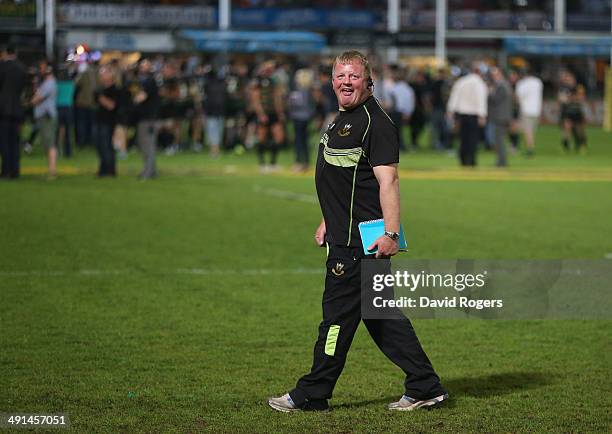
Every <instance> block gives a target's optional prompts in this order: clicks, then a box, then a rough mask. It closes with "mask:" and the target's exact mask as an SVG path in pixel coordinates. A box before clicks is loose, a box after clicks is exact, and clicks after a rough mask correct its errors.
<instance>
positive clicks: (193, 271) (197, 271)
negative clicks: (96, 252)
mask: <svg viewBox="0 0 612 434" xmlns="http://www.w3.org/2000/svg"><path fill="white" fill-rule="evenodd" d="M139 273H145V274H149V272H147V271H141V270H138V271H134V270H127V269H126V270H92V269H85V270H72V271H45V270H28V271H4V270H0V277H57V276H69V275H74V274H80V275H82V276H108V275H120V274H139ZM324 273H325V269H324V268H277V269H274V268H254V269H242V270H222V269H218V268H177V269H175V270H162V271H158V272H151V273H150V274H187V275H207V276H210V275H219V276H222V275H226V276H228V275H232V276H262V275H287V274H324Z"/></svg>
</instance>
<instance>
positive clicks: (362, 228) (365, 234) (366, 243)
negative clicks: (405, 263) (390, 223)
mask: <svg viewBox="0 0 612 434" xmlns="http://www.w3.org/2000/svg"><path fill="white" fill-rule="evenodd" d="M359 234H360V235H361V244H362V245H363V252H364V253H365V254H366V255H371V254H372V253H376V251H377V250H378V249H377V248H374V250H368V247H370V246H371V245H372V244H373V243H374V241H376V240H377V239H378V238H379V237H380V236H382V235H384V234H385V221H384V220H383V219H378V220H369V221H367V222H361V223H359ZM399 248H400V250H406V249H407V248H408V244H407V243H406V236H405V235H404V226H403V225H401V224H400V236H399Z"/></svg>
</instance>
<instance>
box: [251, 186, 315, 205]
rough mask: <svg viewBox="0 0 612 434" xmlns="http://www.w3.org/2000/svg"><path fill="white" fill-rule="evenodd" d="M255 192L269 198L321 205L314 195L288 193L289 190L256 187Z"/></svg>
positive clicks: (254, 187)
mask: <svg viewBox="0 0 612 434" xmlns="http://www.w3.org/2000/svg"><path fill="white" fill-rule="evenodd" d="M253 191H254V192H255V193H261V194H265V195H268V196H273V197H278V198H280V199H287V200H296V201H298V202H305V203H312V204H318V203H319V201H318V200H317V198H316V197H315V196H314V195H312V194H305V193H298V192H295V191H288V190H278V189H276V188H263V187H260V186H259V185H254V186H253Z"/></svg>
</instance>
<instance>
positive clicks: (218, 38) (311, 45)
mask: <svg viewBox="0 0 612 434" xmlns="http://www.w3.org/2000/svg"><path fill="white" fill-rule="evenodd" d="M177 36H178V38H180V39H184V40H186V41H188V42H189V43H190V44H191V47H192V48H193V49H195V50H198V51H207V52H241V53H256V52H274V53H319V52H320V51H321V50H322V49H323V48H325V46H326V40H325V38H324V37H323V36H322V35H319V34H318V33H313V32H248V31H230V30H227V31H224V30H219V31H213V30H181V31H180V32H179V33H178V35H177Z"/></svg>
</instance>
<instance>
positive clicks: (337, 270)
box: [331, 262, 344, 277]
mask: <svg viewBox="0 0 612 434" xmlns="http://www.w3.org/2000/svg"><path fill="white" fill-rule="evenodd" d="M331 272H332V274H333V275H334V276H338V277H340V276H342V275H343V274H344V264H343V263H342V262H336V266H335V267H334V268H332V269H331Z"/></svg>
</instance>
